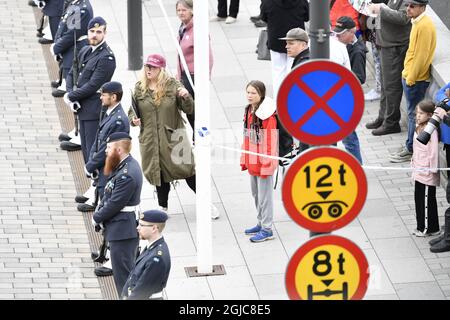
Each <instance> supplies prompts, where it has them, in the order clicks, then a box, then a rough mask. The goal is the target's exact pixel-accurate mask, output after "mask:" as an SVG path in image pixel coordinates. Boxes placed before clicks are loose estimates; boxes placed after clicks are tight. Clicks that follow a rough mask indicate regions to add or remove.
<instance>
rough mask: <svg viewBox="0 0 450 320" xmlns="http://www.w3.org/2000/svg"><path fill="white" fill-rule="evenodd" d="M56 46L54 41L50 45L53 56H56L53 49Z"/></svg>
mask: <svg viewBox="0 0 450 320" xmlns="http://www.w3.org/2000/svg"><path fill="white" fill-rule="evenodd" d="M54 47H55V44H54V43H52V44H51V46H50V53H51V54H52V55H53V56H55V57H56V54H55V51H54V50H53V48H54Z"/></svg>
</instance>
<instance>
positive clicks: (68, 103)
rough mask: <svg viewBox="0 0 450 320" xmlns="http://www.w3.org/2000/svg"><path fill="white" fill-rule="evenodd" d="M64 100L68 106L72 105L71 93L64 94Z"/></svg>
mask: <svg viewBox="0 0 450 320" xmlns="http://www.w3.org/2000/svg"><path fill="white" fill-rule="evenodd" d="M63 100H64V102H65V103H66V104H67V105H70V104H71V103H72V101H70V99H69V93H68V92H66V93H65V94H64V97H63Z"/></svg>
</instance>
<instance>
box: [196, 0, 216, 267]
mask: <svg viewBox="0 0 450 320" xmlns="http://www.w3.org/2000/svg"><path fill="white" fill-rule="evenodd" d="M194 48H195V50H194V62H195V63H194V74H195V89H196V90H195V129H194V132H195V155H196V157H195V161H196V175H197V180H196V190H197V192H196V208H197V272H198V273H212V271H213V269H212V224H211V145H210V139H211V138H210V137H211V136H210V135H206V136H203V137H201V136H200V135H199V134H198V131H197V130H198V129H200V128H202V127H206V128H208V129H210V110H209V106H210V103H209V18H208V6H207V5H205V1H201V0H196V1H194Z"/></svg>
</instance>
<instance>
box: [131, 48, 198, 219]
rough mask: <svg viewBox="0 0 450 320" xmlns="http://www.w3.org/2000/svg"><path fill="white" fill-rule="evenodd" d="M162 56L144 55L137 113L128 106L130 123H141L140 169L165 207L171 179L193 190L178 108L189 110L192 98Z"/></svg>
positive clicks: (191, 166) (191, 161)
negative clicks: (168, 72)
mask: <svg viewBox="0 0 450 320" xmlns="http://www.w3.org/2000/svg"><path fill="white" fill-rule="evenodd" d="M165 67H166V60H165V59H164V57H162V56H160V55H157V54H152V55H149V56H148V58H147V62H146V64H145V66H144V69H143V73H142V77H141V79H140V80H139V81H138V82H137V83H136V86H135V90H134V94H133V97H134V101H135V102H136V108H137V113H138V114H139V118H138V117H137V116H136V114H135V112H134V111H133V108H130V111H129V113H128V117H129V119H130V123H131V125H132V126H140V133H139V146H140V150H141V157H142V170H143V172H144V176H145V178H146V179H147V180H148V182H150V184H152V185H154V186H156V191H157V194H158V204H159V205H160V206H161V207H162V209H163V210H165V211H167V205H168V198H169V191H170V182H172V181H174V180H178V179H185V180H186V182H187V184H188V185H189V187H190V188H191V189H192V190H193V191H194V192H195V163H194V156H193V154H192V147H191V142H190V140H189V139H188V137H187V134H186V128H185V126H184V120H183V119H182V117H181V112H185V113H187V114H190V113H192V112H193V110H194V101H193V99H192V97H191V95H190V94H189V92H188V91H187V90H186V89H185V88H184V87H183V85H182V84H181V83H180V82H179V81H177V80H176V79H175V78H173V77H170V76H169V75H168V74H167V72H166V70H165Z"/></svg>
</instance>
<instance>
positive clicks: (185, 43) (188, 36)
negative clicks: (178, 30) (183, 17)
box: [177, 19, 214, 80]
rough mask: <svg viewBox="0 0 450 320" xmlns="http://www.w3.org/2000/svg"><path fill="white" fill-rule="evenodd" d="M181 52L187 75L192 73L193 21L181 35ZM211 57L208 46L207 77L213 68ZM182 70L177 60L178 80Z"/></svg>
mask: <svg viewBox="0 0 450 320" xmlns="http://www.w3.org/2000/svg"><path fill="white" fill-rule="evenodd" d="M178 42H180V36H178ZM180 47H181V51H183V54H184V58H185V59H186V64H187V66H188V68H189V73H192V74H193V73H194V19H192V20H191V22H189V23H188V24H187V25H186V31H185V33H184V35H183V39H181V42H180ZM213 62H214V61H213V55H212V49H211V44H209V76H211V70H212V66H213ZM182 70H184V68H183V66H182V65H181V60H180V58H178V76H177V78H178V80H180V78H181V71H182Z"/></svg>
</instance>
